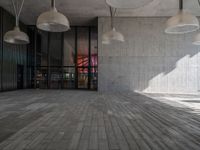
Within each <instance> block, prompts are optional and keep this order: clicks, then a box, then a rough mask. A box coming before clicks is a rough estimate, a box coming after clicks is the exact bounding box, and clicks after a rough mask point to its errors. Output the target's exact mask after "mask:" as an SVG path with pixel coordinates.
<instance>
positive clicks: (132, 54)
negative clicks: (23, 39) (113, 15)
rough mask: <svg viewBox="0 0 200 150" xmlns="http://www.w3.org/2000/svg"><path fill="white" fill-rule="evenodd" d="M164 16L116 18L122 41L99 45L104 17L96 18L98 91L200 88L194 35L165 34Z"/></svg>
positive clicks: (105, 23)
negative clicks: (97, 29)
mask: <svg viewBox="0 0 200 150" xmlns="http://www.w3.org/2000/svg"><path fill="white" fill-rule="evenodd" d="M166 21H167V18H117V19H116V20H115V26H116V29H117V30H119V31H120V32H121V33H123V34H124V36H125V38H126V39H125V40H126V41H125V42H124V43H117V42H116V43H115V42H114V43H112V44H111V45H102V44H101V36H102V33H104V32H105V31H107V30H109V24H110V21H109V19H108V18H100V19H99V90H100V91H140V92H150V93H151V92H156V93H196V92H198V91H199V90H200V82H199V80H198V79H199V78H200V59H199V58H200V48H199V47H198V46H194V45H192V40H193V37H194V36H195V34H197V32H194V33H189V34H184V35H167V34H165V33H164V29H165V23H166Z"/></svg>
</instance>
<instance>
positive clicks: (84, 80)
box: [78, 68, 88, 89]
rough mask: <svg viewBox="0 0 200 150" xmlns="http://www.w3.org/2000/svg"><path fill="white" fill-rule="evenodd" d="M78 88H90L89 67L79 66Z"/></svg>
mask: <svg viewBox="0 0 200 150" xmlns="http://www.w3.org/2000/svg"><path fill="white" fill-rule="evenodd" d="M78 88H80V89H85V88H88V68H78Z"/></svg>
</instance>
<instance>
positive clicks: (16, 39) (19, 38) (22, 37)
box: [4, 0, 29, 44]
mask: <svg viewBox="0 0 200 150" xmlns="http://www.w3.org/2000/svg"><path fill="white" fill-rule="evenodd" d="M12 4H13V8H14V11H15V18H16V24H15V27H14V29H13V30H11V31H8V32H7V33H6V34H5V35H4V41H5V42H6V43H10V44H28V43H29V37H28V35H27V34H26V33H24V32H22V31H21V30H20V28H19V16H20V13H21V10H22V7H23V4H24V0H22V2H21V4H19V3H18V0H17V1H16V2H14V0H12Z"/></svg>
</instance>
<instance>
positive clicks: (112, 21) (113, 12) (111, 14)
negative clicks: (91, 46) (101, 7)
mask: <svg viewBox="0 0 200 150" xmlns="http://www.w3.org/2000/svg"><path fill="white" fill-rule="evenodd" d="M116 11H117V9H116V8H112V7H110V16H111V28H112V29H113V28H114V16H115V14H116Z"/></svg>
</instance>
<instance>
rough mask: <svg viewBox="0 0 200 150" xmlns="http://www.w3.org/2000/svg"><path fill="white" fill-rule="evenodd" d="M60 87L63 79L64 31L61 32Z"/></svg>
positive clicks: (62, 86)
mask: <svg viewBox="0 0 200 150" xmlns="http://www.w3.org/2000/svg"><path fill="white" fill-rule="evenodd" d="M61 34H62V35H61V36H62V37H61V41H62V42H61V61H62V64H61V65H62V66H61V89H63V88H64V80H63V74H64V33H61Z"/></svg>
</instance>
